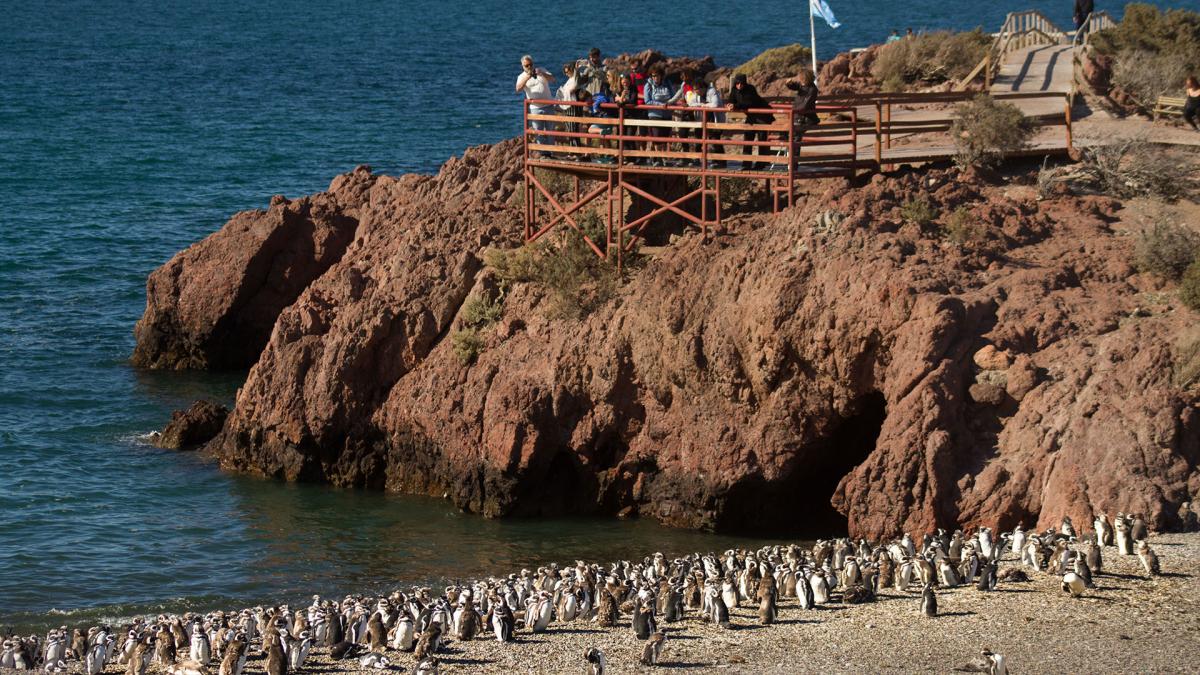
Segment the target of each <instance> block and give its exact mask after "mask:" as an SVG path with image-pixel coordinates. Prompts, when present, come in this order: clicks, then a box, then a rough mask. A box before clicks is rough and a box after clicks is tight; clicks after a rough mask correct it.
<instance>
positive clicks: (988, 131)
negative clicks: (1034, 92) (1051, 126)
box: [950, 94, 1034, 169]
mask: <svg viewBox="0 0 1200 675" xmlns="http://www.w3.org/2000/svg"><path fill="white" fill-rule="evenodd" d="M954 111H955V119H954V124H953V125H951V127H950V134H951V136H952V137H953V138H954V146H955V149H956V153H955V156H954V161H955V163H956V164H958V166H959V168H962V169H966V168H968V167H979V168H986V167H990V166H995V165H996V164H999V163H1000V161H1001V160H1003V159H1004V156H1005V155H1007V154H1008V153H1011V152H1017V151H1019V150H1022V149H1023V148H1025V147H1026V146H1027V145H1028V144H1029V139H1030V137H1032V136H1033V131H1034V128H1033V124H1032V123H1031V122H1030V121H1029V119H1028V118H1026V117H1025V114H1024V113H1022V112H1021V109H1020V108H1018V107H1017V106H1015V105H1013V104H1011V103H1005V102H1002V101H997V100H996V99H994V98H992V97H991V96H988V95H987V94H980V95H979V96H976V97H975V98H973V99H971V100H970V101H966V102H964V103H959V104H958V105H957V106H955V109H954Z"/></svg>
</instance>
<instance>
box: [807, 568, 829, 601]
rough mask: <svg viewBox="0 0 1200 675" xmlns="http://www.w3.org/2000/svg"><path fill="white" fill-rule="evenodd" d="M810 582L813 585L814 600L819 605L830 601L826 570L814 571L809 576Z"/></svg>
mask: <svg viewBox="0 0 1200 675" xmlns="http://www.w3.org/2000/svg"><path fill="white" fill-rule="evenodd" d="M808 583H809V586H811V587H812V595H813V602H815V603H816V604H818V605H823V604H825V603H827V602H829V582H828V581H827V580H826V579H825V572H824V570H817V571H815V572H813V575H812V576H811V577H809V578H808Z"/></svg>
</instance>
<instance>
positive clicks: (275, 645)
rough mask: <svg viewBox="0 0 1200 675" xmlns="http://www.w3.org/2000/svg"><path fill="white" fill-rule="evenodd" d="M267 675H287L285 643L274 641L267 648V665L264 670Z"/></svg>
mask: <svg viewBox="0 0 1200 675" xmlns="http://www.w3.org/2000/svg"><path fill="white" fill-rule="evenodd" d="M264 670H265V672H266V674H267V675H287V670H288V664H287V658H286V657H285V656H284V653H283V641H282V640H273V641H271V645H270V646H269V647H267V665H266V666H265V668H264Z"/></svg>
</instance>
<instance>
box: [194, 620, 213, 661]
mask: <svg viewBox="0 0 1200 675" xmlns="http://www.w3.org/2000/svg"><path fill="white" fill-rule="evenodd" d="M188 658H189V659H191V660H192V661H195V662H196V663H199V664H200V665H201V666H207V665H208V662H209V661H210V660H211V659H212V646H211V645H210V644H209V643H208V635H206V634H205V633H204V631H203V630H202V629H199V628H194V629H193V630H192V639H191V644H190V645H189V649H188Z"/></svg>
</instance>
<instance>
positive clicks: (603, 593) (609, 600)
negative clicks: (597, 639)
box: [596, 588, 619, 628]
mask: <svg viewBox="0 0 1200 675" xmlns="http://www.w3.org/2000/svg"><path fill="white" fill-rule="evenodd" d="M618 618H619V616H618V614H617V600H616V598H614V597H613V594H612V593H609V592H608V589H607V588H602V589H600V603H599V605H598V609H597V613H596V622H597V623H598V624H599V625H600V626H601V627H603V628H612V627H614V626H616V625H617V619H618Z"/></svg>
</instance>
